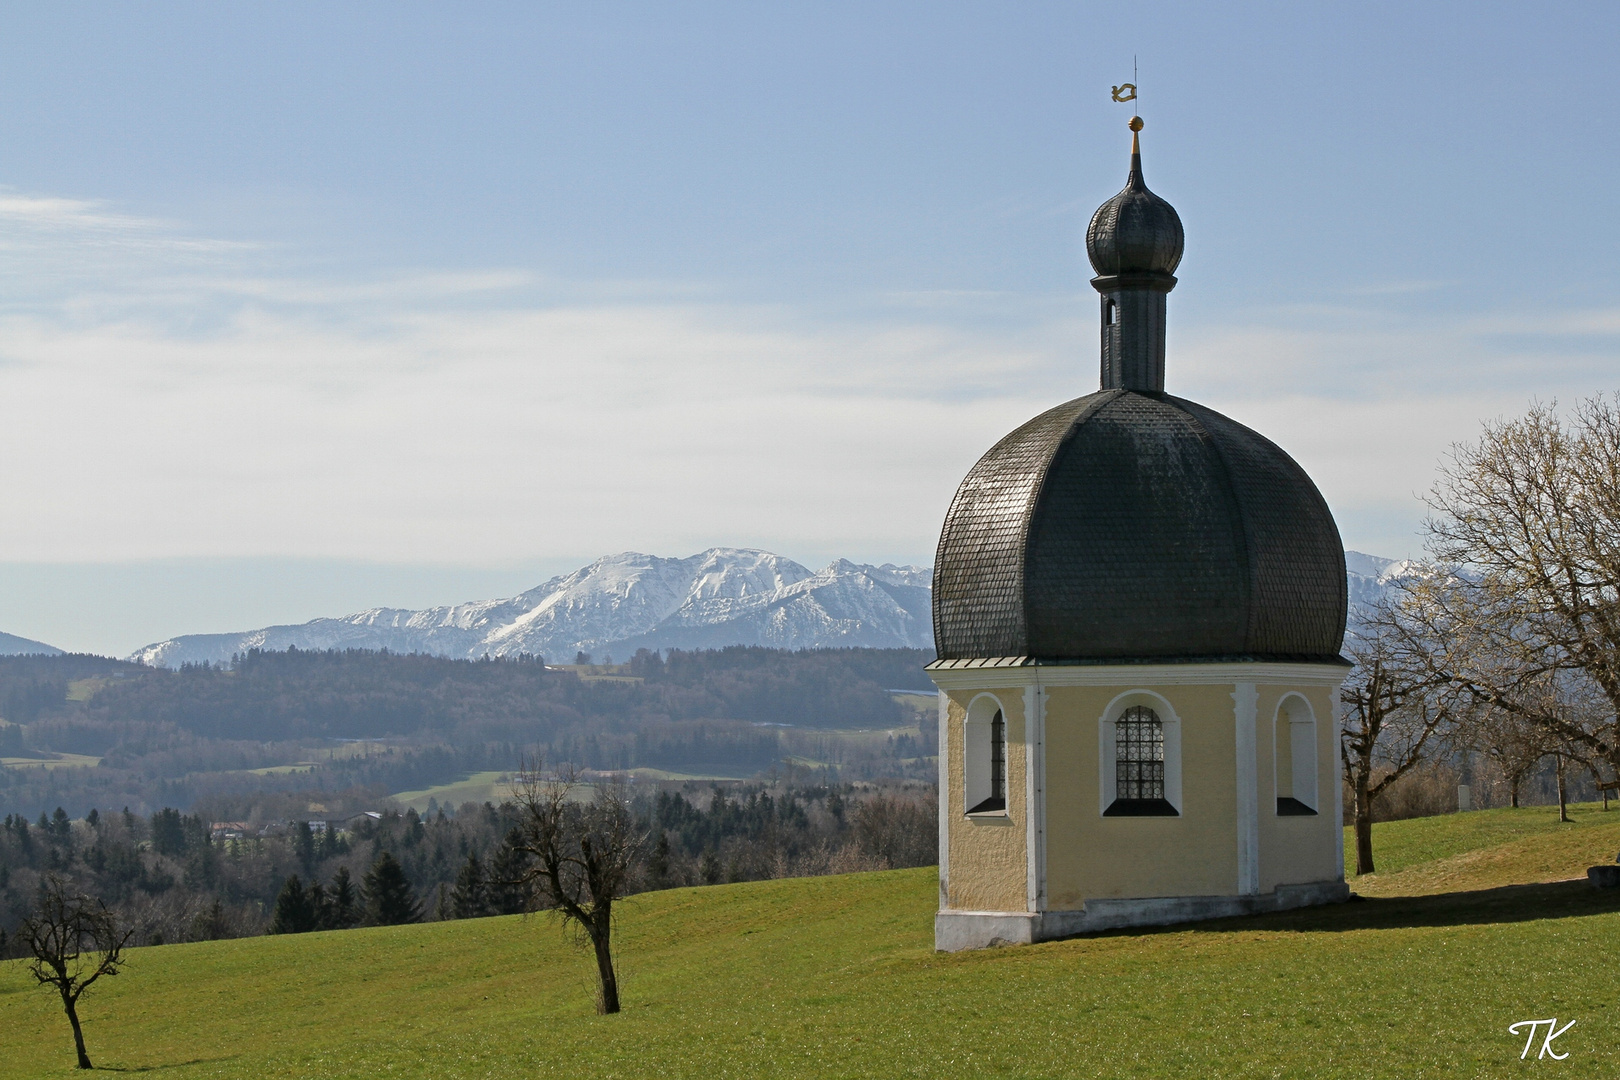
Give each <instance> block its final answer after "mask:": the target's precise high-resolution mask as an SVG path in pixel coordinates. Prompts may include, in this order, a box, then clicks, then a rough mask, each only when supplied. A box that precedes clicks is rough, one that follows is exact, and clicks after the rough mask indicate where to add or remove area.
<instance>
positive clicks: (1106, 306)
mask: <svg viewBox="0 0 1620 1080" xmlns="http://www.w3.org/2000/svg"><path fill="white" fill-rule="evenodd" d="M1103 325H1104V326H1113V325H1114V302H1113V301H1112V300H1104V301H1103Z"/></svg>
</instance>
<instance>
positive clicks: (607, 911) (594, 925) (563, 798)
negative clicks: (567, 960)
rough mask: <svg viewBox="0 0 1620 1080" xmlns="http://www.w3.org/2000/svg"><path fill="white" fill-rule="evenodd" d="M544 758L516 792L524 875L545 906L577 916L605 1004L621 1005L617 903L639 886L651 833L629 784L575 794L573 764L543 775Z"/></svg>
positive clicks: (573, 919) (526, 771)
mask: <svg viewBox="0 0 1620 1080" xmlns="http://www.w3.org/2000/svg"><path fill="white" fill-rule="evenodd" d="M541 768H542V763H540V762H536V763H535V764H534V765H533V766H525V767H524V768H523V769H522V770H521V771H520V772H519V774H518V778H517V780H516V781H515V782H514V783H513V787H512V794H513V798H514V800H515V801H516V803H517V805H518V807H519V809H520V810H521V811H522V822H521V824H520V826H519V829H520V831H521V842H520V843H519V844H517V845H516V847H517V849H518V850H519V851H521V852H523V853H524V854H525V855H527V856H528V857H529V860H530V862H529V864H528V868H527V870H526V871H525V873H524V877H523V881H524V883H525V884H526V885H527V886H528V887H529V888H530V889H531V890H532V893H533V896H534V898H535V900H536V901H537V902H538V904H539V906H541V907H545V908H550V909H552V910H554V911H556V912H557V913H558V914H559V915H561V916H562V919H563V921H564V923H565V924H566V923H572V924H573V925H574V926H575V927H577V928H578V930H579V933H580V943H581V944H585V943H589V945H590V946H591V949H592V951H593V952H594V953H595V955H596V972H597V976H598V977H599V980H600V983H601V996H600V997H599V999H598V1001H597V1011H598V1012H601V1013H616V1012H618V1011H619V980H618V975H617V974H616V973H615V971H614V968H613V948H612V943H613V942H612V939H613V905H614V903H615V902H616V901H617V900H619V899H620V898H621V897H623V896H625V895H627V894H628V893H629V892H630V890H631V889H632V888H633V886H634V879H635V875H636V873H637V871H638V870H639V869H640V864H641V861H642V855H643V849H644V848H645V847H646V843H647V835H646V833H645V832H644V831H643V830H641V829H639V828H637V826H636V819H635V815H634V814H633V813H631V810H630V802H629V797H628V792H627V790H626V789H625V786H624V785H623V784H622V783H621V782H618V781H607V782H601V783H597V784H595V785H593V786H594V788H595V792H594V795H593V796H592V798H591V800H590V801H589V802H579V801H577V800H575V799H574V798H572V794H573V792H574V790H575V789H576V788H577V787H579V777H578V774H577V773H576V772H575V771H574V770H573V769H572V768H570V769H568V770H566V771H564V772H563V773H562V774H561V775H559V776H554V777H547V776H545V775H543V773H542V771H541Z"/></svg>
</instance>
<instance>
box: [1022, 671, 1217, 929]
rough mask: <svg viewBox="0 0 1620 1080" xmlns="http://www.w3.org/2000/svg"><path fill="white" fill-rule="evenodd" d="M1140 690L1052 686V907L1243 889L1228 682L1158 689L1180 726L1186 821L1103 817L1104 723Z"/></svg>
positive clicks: (1049, 705) (1049, 867)
mask: <svg viewBox="0 0 1620 1080" xmlns="http://www.w3.org/2000/svg"><path fill="white" fill-rule="evenodd" d="M1137 689H1145V687H1135V686H1112V687H1091V686H1086V687H1074V686H1059V687H1050V688H1048V689H1047V690H1046V695H1047V702H1046V792H1047V810H1046V892H1047V907H1048V908H1049V909H1052V910H1074V909H1077V908H1080V907H1082V906H1083V905H1084V901H1085V899H1086V898H1087V897H1148V896H1227V895H1231V894H1233V893H1235V892H1236V891H1237V786H1236V765H1237V757H1236V745H1235V740H1234V737H1233V732H1234V725H1233V711H1232V710H1233V702H1232V690H1233V687H1232V686H1231V684H1227V685H1220V686H1156V687H1151V689H1152V690H1154V691H1155V692H1156V693H1158V694H1160V695H1161V696H1163V697H1164V698H1165V699H1166V700H1167V701H1169V702H1170V705H1171V707H1172V708H1173V709H1174V710H1175V713H1176V716H1177V717H1178V718H1179V719H1180V721H1181V799H1182V803H1181V816H1180V817H1162V818H1159V817H1154V818H1105V817H1103V816H1102V813H1101V805H1100V801H1099V793H1098V784H1099V772H1098V762H1097V754H1098V725H1099V721H1100V720H1101V718H1102V716H1103V713H1104V710H1105V709H1106V708H1107V706H1108V704H1109V702H1111V701H1112V700H1114V698H1116V697H1117V696H1119V695H1120V694H1122V693H1125V692H1127V691H1130V690H1137Z"/></svg>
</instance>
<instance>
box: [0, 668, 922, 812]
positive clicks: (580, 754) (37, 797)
mask: <svg viewBox="0 0 1620 1080" xmlns="http://www.w3.org/2000/svg"><path fill="white" fill-rule="evenodd" d="M931 659H932V655H931V654H930V653H927V652H925V651H921V650H913V649H881V650H880V649H829V650H813V651H801V652H788V651H784V650H777V649H764V648H749V647H736V648H729V649H719V650H712V651H702V652H689V653H688V652H679V651H675V652H671V653H669V654H667V655H661V654H658V653H653V652H648V651H643V652H641V653H638V654H637V656H636V657H635V658H633V659H632V660H631V661H630V662H629V663H627V664H621V665H614V666H606V665H597V666H590V665H584V666H569V667H567V668H552V667H547V666H546V665H545V663H543V662H542V661H540V660H539V659H536V658H517V659H500V660H482V661H465V660H451V659H445V658H442V657H434V656H424V655H409V656H401V655H393V654H389V653H386V652H359V651H349V652H321V653H316V652H298V651H288V652H253V653H249V654H248V655H246V656H243V657H240V658H238V660H237V661H236V662H235V663H234V664H232V665H230V666H229V667H228V668H220V667H209V666H201V665H198V666H188V667H184V668H181V669H180V670H179V671H168V670H164V669H156V668H147V667H142V666H139V665H135V664H129V663H125V662H122V661H116V660H109V659H104V658H99V657H88V656H60V657H6V658H0V718H3V719H4V720H6V721H7V722H8V724H7V726H6V727H4V728H0V740H4V741H0V751H3V755H4V756H5V757H7V758H9V759H11V760H12V761H13V764H12V765H11V766H9V767H7V768H5V769H0V809H3V810H5V811H6V812H15V813H22V814H25V815H27V816H28V817H30V818H32V817H34V816H35V815H36V814H38V813H39V812H40V811H46V812H49V811H51V810H53V809H54V808H55V807H56V806H58V805H61V806H64V807H66V809H67V810H68V812H69V813H70V814H71V815H73V816H79V815H82V814H83V813H85V812H87V811H88V809H89V808H90V807H92V806H100V807H104V808H105V807H110V806H111V807H122V806H124V805H129V806H131V807H132V808H134V809H136V810H137V811H138V812H148V813H149V812H151V811H152V810H155V809H157V808H159V807H161V806H178V807H182V808H184V807H186V806H189V805H190V804H191V803H193V802H194V801H196V800H197V799H198V798H200V797H203V796H205V795H213V796H220V795H223V794H226V793H229V792H248V791H277V790H279V791H295V790H298V791H303V790H313V791H322V792H339V791H344V790H360V791H364V792H368V793H370V797H372V798H376V797H377V796H379V795H381V794H386V793H387V792H389V791H403V790H414V789H421V788H426V787H430V786H432V785H434V784H438V783H442V782H445V781H447V780H450V779H453V778H455V777H457V776H459V775H464V774H466V773H469V772H474V771H479V770H486V769H511V768H514V767H515V766H516V765H517V764H518V759H519V757H520V756H521V755H524V754H530V755H533V754H536V753H539V754H544V755H545V758H546V760H548V761H550V762H553V763H558V764H560V763H565V762H566V763H571V764H574V765H577V766H579V767H581V768H585V769H635V768H651V769H659V770H668V771H674V772H681V773H686V774H708V773H714V774H716V775H733V776H748V775H752V774H754V773H757V772H760V771H762V770H769V769H771V768H773V767H776V766H780V765H782V764H783V763H784V762H785V761H788V760H798V761H800V762H801V763H802V762H803V761H805V760H811V761H821V762H825V763H827V764H831V765H835V766H839V767H841V768H842V769H843V770H844V771H845V772H846V773H848V774H849V775H848V776H847V777H846V778H854V777H867V776H878V775H908V774H916V775H922V773H924V772H926V771H927V770H926V768H924V767H923V766H922V765H921V764H919V759H925V758H927V757H928V756H929V755H931V754H932V753H933V752H934V751H933V745H932V744H933V738H934V728H933V725H932V724H931V723H927V722H923V723H921V724H920V725H919V723H918V720H919V713H918V712H917V710H916V709H915V708H912V707H908V706H907V705H906V704H904V703H903V702H902V701H901V700H899V699H898V698H897V697H896V695H895V694H893V693H891V691H892V690H896V689H920V688H924V687H926V686H927V684H928V680H927V677H926V676H925V675H924V674H923V672H922V667H923V665H924V664H926V663H927V662H928V661H929V660H931ZM849 729H858V730H862V731H884V730H895V731H897V732H898V733H897V734H895V735H894V736H893V737H890V738H882V737H878V738H876V739H874V738H872V737H866V738H863V739H861V740H857V742H858V746H857V745H856V743H850V744H849V745H847V746H846V745H840V742H839V739H838V738H837V737H836V736H834V735H833V734H832V733H834V732H838V731H847V730H849ZM64 754H66V755H83V756H85V758H97V759H99V763H96V764H93V765H92V763H91V762H89V761H88V760H84V761H82V762H81V764H82V765H83V767H73V759H69V761H68V762H66V763H56V764H52V767H49V768H44V767H41V765H31V764H27V763H25V760H26V759H29V758H33V759H36V760H37V759H38V758H40V757H41V756H46V757H48V756H51V755H64ZM294 767H296V769H295V768H294ZM255 770H258V771H255ZM264 770H274V771H264Z"/></svg>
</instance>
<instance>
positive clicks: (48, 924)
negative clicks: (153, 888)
mask: <svg viewBox="0 0 1620 1080" xmlns="http://www.w3.org/2000/svg"><path fill="white" fill-rule="evenodd" d="M134 933H135V931H134V929H133V928H130V927H125V926H122V925H121V924H120V922H119V919H118V916H117V915H116V914H115V913H114V912H113V911H111V910H110V909H109V908H108V907H107V905H105V904H103V903H102V902H101V901H100V900H95V899H92V898H90V897H88V896H79V895H76V894H74V893H72V892H71V891H70V890H69V889H68V887H67V885H66V884H65V883H64V882H63V881H62V880H61V879H60V878H58V877H56V876H54V875H52V876H50V877H47V878H46V879H45V880H44V881H43V882H41V883H40V895H39V903H38V905H37V906H36V907H35V910H34V914H33V915H31V916H29V917H28V918H27V919H25V920H23V924H22V928H21V930H20V934H21V936H22V938H23V941H24V942H25V943H26V945H27V948H28V952H29V955H30V956H32V957H33V959H32V960H31V961H30V963H29V965H28V972H29V974H31V975H32V976H33V977H34V978H35V979H36V980H37V981H38V983H39V985H41V986H51V987H54V988H55V989H56V991H57V993H59V994H60V995H61V996H62V1009H63V1010H64V1011H65V1012H66V1013H67V1018H68V1023H69V1024H71V1025H72V1026H73V1047H74V1049H75V1050H77V1051H78V1054H79V1068H81V1069H89V1068H93V1066H92V1065H91V1064H90V1055H89V1054H88V1053H87V1052H86V1051H85V1048H84V1030H83V1029H82V1028H81V1027H80V1026H79V999H80V998H81V997H83V996H84V992H85V991H86V990H88V989H90V986H91V984H92V983H94V982H95V981H96V980H97V979H99V978H101V977H102V976H103V975H109V976H110V975H117V974H118V970H119V968H121V967H123V965H124V946H125V945H127V944H128V943H129V939H130V937H131V935H133V934H134Z"/></svg>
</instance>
